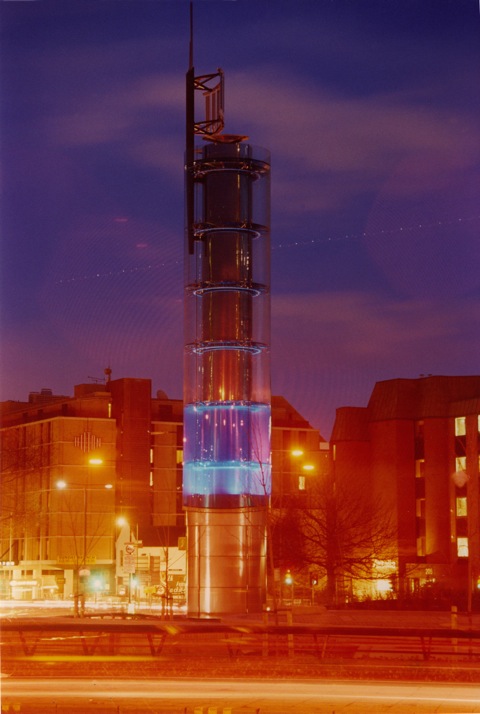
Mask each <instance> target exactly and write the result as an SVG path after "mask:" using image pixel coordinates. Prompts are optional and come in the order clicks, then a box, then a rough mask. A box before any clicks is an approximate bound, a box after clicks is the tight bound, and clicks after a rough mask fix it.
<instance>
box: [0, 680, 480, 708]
mask: <svg viewBox="0 0 480 714" xmlns="http://www.w3.org/2000/svg"><path fill="white" fill-rule="evenodd" d="M7 707H8V708H7ZM5 711H12V712H13V711H19V712H20V713H21V714H80V712H88V713H89V714H100V713H101V714H194V712H195V714H196V712H202V714H207V713H208V714H340V713H343V712H344V713H345V714H346V713H347V712H348V714H371V713H372V712H375V714H383V713H387V712H388V713H389V714H392V712H394V713H395V714H396V713H397V712H398V713H400V714H402V713H403V712H405V713H406V712H408V713H409V714H411V713H412V712H418V714H424V713H425V714H426V713H427V712H429V713H430V712H436V713H437V714H447V713H451V714H453V713H455V714H459V712H461V713H462V714H466V713H467V712H480V686H479V685H466V684H461V685H454V684H432V683H428V684H426V683H408V682H401V683H399V682H390V683H387V682H381V683H380V682H341V681H329V682H327V681H321V682H317V681H312V680H309V681H305V680H288V681H286V680H272V679H269V680H262V681H258V680H257V681H251V680H245V679H231V680H224V679H222V680H216V679H207V680H205V679H202V680H200V679H198V680H184V679H181V680H179V679H177V680H173V679H157V680H154V681H153V680H138V679H136V680H116V679H113V680H112V679H109V680H92V679H86V680H78V679H76V680H69V679H67V680H64V679H42V680H28V679H27V680H23V679H16V680H13V679H2V712H5Z"/></svg>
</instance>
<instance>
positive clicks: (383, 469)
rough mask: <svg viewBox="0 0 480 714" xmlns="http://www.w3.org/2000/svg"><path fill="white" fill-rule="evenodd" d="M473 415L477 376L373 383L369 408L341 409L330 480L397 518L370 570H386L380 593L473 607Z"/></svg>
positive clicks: (476, 563) (478, 396) (479, 540)
mask: <svg viewBox="0 0 480 714" xmlns="http://www.w3.org/2000/svg"><path fill="white" fill-rule="evenodd" d="M479 415H480V376H466V377H451V376H425V377H421V378H419V379H392V380H387V381H384V382H378V383H377V384H376V385H375V388H374V390H373V392H372V395H371V397H370V400H369V403H368V406H367V407H365V408H360V407H342V408H340V409H338V410H337V412H336V420H335V424H334V428H333V432H332V437H331V453H332V479H333V480H334V482H335V483H336V484H338V485H340V486H341V487H343V488H345V487H348V485H349V484H353V485H357V486H358V484H362V489H363V493H364V494H365V495H366V496H367V497H368V498H369V499H370V503H371V505H372V508H374V507H375V504H381V508H382V509H384V511H385V512H386V513H388V514H389V515H390V516H391V518H392V522H393V524H394V534H395V535H394V539H393V542H392V543H390V544H388V547H387V544H385V552H384V553H383V555H382V554H381V553H380V554H379V557H378V560H377V561H376V563H375V566H374V567H376V568H377V569H378V572H377V573H372V577H375V576H376V577H377V578H378V577H379V576H381V575H382V573H383V574H384V576H385V577H384V579H383V580H382V579H381V578H379V582H382V584H383V587H385V580H387V581H388V587H386V588H385V590H386V591H391V593H392V594H394V593H396V594H397V595H399V596H408V595H409V594H410V595H412V594H416V593H420V592H423V593H425V592H428V591H430V592H436V593H438V594H442V593H443V594H446V593H450V594H452V597H454V598H456V600H458V601H459V602H460V601H462V602H464V604H466V605H467V606H468V607H470V606H471V600H472V596H473V594H474V593H475V591H476V590H477V589H478V586H479V576H480V548H479V546H480V520H479V494H480V492H479V443H480V416H479ZM372 582H373V581H372ZM345 587H346V590H349V589H350V590H352V591H353V592H354V591H355V587H356V585H355V583H346V585H345Z"/></svg>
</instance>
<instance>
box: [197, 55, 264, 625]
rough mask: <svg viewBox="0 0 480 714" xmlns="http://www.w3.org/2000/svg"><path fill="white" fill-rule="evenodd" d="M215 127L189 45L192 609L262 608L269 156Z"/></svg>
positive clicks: (219, 80)
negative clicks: (201, 112)
mask: <svg viewBox="0 0 480 714" xmlns="http://www.w3.org/2000/svg"><path fill="white" fill-rule="evenodd" d="M197 92H201V93H202V95H203V96H204V98H205V117H204V118H203V119H202V121H196V118H195V96H196V93H197ZM222 131H223V73H222V72H221V70H218V72H216V73H214V74H211V75H204V76H201V77H195V74H194V69H193V63H192V52H191V53H190V69H189V71H188V72H187V141H186V145H187V146H186V165H185V171H186V231H185V234H186V241H185V323H184V326H185V365H184V471H183V497H184V507H185V510H186V516H187V543H188V546H187V548H188V550H187V552H188V558H187V578H188V603H187V604H188V612H189V614H191V615H194V616H199V617H201V616H206V617H208V616H211V615H216V614H221V613H240V612H255V611H259V610H261V608H262V606H263V604H264V602H265V596H266V514H267V507H268V502H269V497H270V491H271V462H270V428H271V416H270V401H271V394H270V356H269V343H270V234H269V222H270V216H269V213H270V157H269V154H268V152H267V151H265V150H262V149H257V148H254V147H253V146H251V145H250V144H249V143H246V142H245V140H246V139H247V137H243V136H236V135H235V136H233V135H228V134H223V133H222ZM196 137H201V144H202V145H201V146H197V145H196V144H195V138H196Z"/></svg>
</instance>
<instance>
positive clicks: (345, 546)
mask: <svg viewBox="0 0 480 714" xmlns="http://www.w3.org/2000/svg"><path fill="white" fill-rule="evenodd" d="M301 527H302V532H303V537H304V542H305V558H306V560H307V562H308V563H309V565H310V567H311V566H314V567H315V568H316V569H317V570H318V572H319V574H320V576H323V577H326V581H327V587H326V591H327V592H326V594H327V602H328V603H329V604H340V603H341V602H342V601H343V600H344V599H345V589H344V583H345V581H346V580H349V579H351V580H360V579H361V580H372V579H377V578H378V577H380V576H379V575H378V574H377V575H376V574H375V570H374V561H375V560H376V559H383V560H385V559H389V558H391V557H392V546H393V543H394V537H395V528H394V525H393V520H392V518H391V516H390V513H389V511H388V510H387V509H386V508H385V507H384V505H383V504H382V503H381V502H380V501H378V500H377V501H373V499H372V498H371V497H370V494H369V493H368V491H366V490H365V489H362V488H361V487H357V488H355V487H353V486H351V487H349V488H348V489H347V488H346V487H339V486H338V485H335V484H333V483H329V482H322V483H320V484H317V485H315V486H314V487H313V488H312V490H311V492H310V498H309V502H308V504H307V507H306V508H304V509H303V511H302V516H301ZM381 577H385V576H384V575H382V576H381Z"/></svg>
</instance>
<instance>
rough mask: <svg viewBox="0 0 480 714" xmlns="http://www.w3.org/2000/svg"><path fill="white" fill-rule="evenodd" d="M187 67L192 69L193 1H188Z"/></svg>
mask: <svg viewBox="0 0 480 714" xmlns="http://www.w3.org/2000/svg"><path fill="white" fill-rule="evenodd" d="M188 68H189V69H193V2H190V44H189V55H188Z"/></svg>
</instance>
